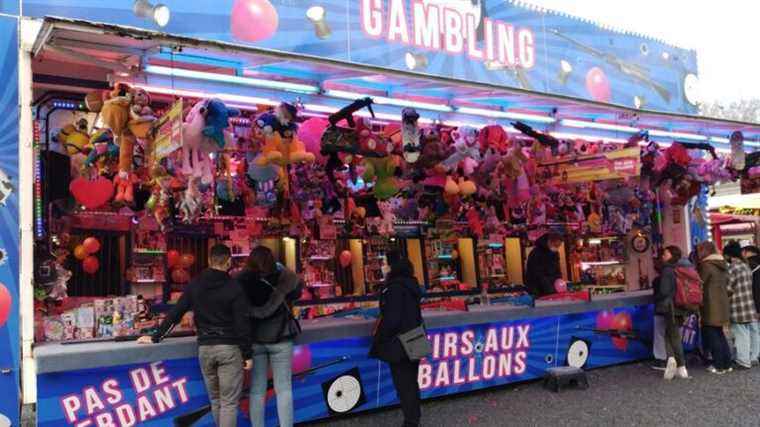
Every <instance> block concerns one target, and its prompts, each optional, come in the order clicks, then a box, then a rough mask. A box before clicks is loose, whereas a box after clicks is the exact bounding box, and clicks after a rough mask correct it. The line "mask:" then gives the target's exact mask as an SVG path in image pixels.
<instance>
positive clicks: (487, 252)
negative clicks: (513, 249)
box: [476, 235, 509, 288]
mask: <svg viewBox="0 0 760 427" xmlns="http://www.w3.org/2000/svg"><path fill="white" fill-rule="evenodd" d="M476 259H477V261H478V282H479V283H480V285H481V286H483V285H484V284H488V286H489V287H491V288H498V287H502V286H505V285H507V284H508V283H509V280H508V278H507V266H506V253H505V248H504V236H500V235H494V236H490V237H489V238H488V239H483V240H478V245H477V252H476Z"/></svg>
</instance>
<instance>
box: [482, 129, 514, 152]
mask: <svg viewBox="0 0 760 427" xmlns="http://www.w3.org/2000/svg"><path fill="white" fill-rule="evenodd" d="M478 141H479V143H480V151H481V152H483V153H485V152H486V151H488V150H492V151H494V152H496V153H501V154H506V152H507V150H509V138H508V137H507V132H506V131H504V128H503V127H501V126H499V125H488V126H486V127H484V128H483V129H481V130H480V133H478Z"/></svg>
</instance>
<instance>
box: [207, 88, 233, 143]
mask: <svg viewBox="0 0 760 427" xmlns="http://www.w3.org/2000/svg"><path fill="white" fill-rule="evenodd" d="M239 115H240V111H239V110H236V109H234V108H227V106H226V105H224V102H222V101H220V100H218V99H216V98H213V99H209V100H208V101H206V106H205V110H204V112H203V118H204V123H203V131H202V134H203V136H205V137H206V138H209V139H211V141H213V142H214V143H216V146H217V148H218V149H222V148H224V145H225V144H226V143H227V138H228V136H227V135H226V133H225V129H227V128H228V127H229V126H230V117H237V116H239Z"/></svg>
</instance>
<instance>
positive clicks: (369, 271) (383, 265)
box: [364, 237, 396, 293]
mask: <svg viewBox="0 0 760 427" xmlns="http://www.w3.org/2000/svg"><path fill="white" fill-rule="evenodd" d="M395 247H396V245H395V238H393V241H391V239H388V238H385V237H371V238H368V239H366V240H365V243H364V284H365V287H366V291H367V293H372V292H375V291H377V289H378V288H379V286H380V285H382V283H383V281H384V280H385V275H386V273H387V271H388V258H387V254H388V252H389V251H391V250H392V249H394V248H395Z"/></svg>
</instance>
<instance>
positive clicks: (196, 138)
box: [182, 100, 214, 184]
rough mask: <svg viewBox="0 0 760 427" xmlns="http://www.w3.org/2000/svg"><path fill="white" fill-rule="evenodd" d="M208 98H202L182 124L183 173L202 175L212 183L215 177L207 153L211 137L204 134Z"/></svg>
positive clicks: (210, 144)
mask: <svg viewBox="0 0 760 427" xmlns="http://www.w3.org/2000/svg"><path fill="white" fill-rule="evenodd" d="M206 105H207V101H206V100H200V101H198V102H197V103H195V105H193V107H192V108H191V109H190V111H189V112H188V113H187V116H186V117H185V121H184V123H183V125H182V140H183V142H182V173H183V174H184V175H188V176H190V175H191V176H194V177H201V178H202V182H203V183H205V184H210V183H211V180H212V178H213V175H212V170H211V159H210V158H209V155H208V153H207V150H208V147H209V146H213V145H214V143H213V142H211V143H209V138H208V137H207V136H205V135H204V130H205V129H206V110H207V108H206Z"/></svg>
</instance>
